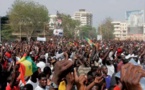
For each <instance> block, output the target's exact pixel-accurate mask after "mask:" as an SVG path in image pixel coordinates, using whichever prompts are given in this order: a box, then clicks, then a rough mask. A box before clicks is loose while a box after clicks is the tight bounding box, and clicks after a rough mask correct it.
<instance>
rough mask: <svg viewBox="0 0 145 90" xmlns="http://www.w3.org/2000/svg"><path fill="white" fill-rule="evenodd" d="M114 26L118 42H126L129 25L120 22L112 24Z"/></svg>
mask: <svg viewBox="0 0 145 90" xmlns="http://www.w3.org/2000/svg"><path fill="white" fill-rule="evenodd" d="M112 24H113V26H114V35H115V39H116V40H126V39H127V38H128V36H127V27H128V25H127V23H126V22H120V21H113V22H112Z"/></svg>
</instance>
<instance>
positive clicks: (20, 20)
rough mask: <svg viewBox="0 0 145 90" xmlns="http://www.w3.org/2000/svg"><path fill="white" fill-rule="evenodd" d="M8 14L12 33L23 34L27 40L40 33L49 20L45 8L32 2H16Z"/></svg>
mask: <svg viewBox="0 0 145 90" xmlns="http://www.w3.org/2000/svg"><path fill="white" fill-rule="evenodd" d="M8 14H9V18H10V25H11V28H12V29H13V31H14V32H20V33H22V34H25V35H26V37H27V39H28V40H30V38H31V37H32V35H33V34H35V33H36V32H37V33H38V32H39V33H40V32H42V31H43V27H44V23H45V22H48V19H49V18H48V10H47V8H46V7H45V6H43V5H40V4H38V3H35V2H33V1H23V0H16V1H15V2H14V4H13V5H12V8H11V10H10V12H9V13H8Z"/></svg>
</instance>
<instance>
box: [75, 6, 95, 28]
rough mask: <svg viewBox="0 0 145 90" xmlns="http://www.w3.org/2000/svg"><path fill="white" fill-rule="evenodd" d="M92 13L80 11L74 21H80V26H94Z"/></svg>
mask: <svg viewBox="0 0 145 90" xmlns="http://www.w3.org/2000/svg"><path fill="white" fill-rule="evenodd" d="M92 17H93V15H92V13H90V12H87V11H86V10H85V9H80V10H79V11H77V12H75V13H74V16H73V19H75V20H78V21H80V23H81V25H80V26H85V25H89V26H92Z"/></svg>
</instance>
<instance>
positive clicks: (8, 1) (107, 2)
mask: <svg viewBox="0 0 145 90" xmlns="http://www.w3.org/2000/svg"><path fill="white" fill-rule="evenodd" d="M14 1H15V0H0V16H4V15H6V13H7V12H8V10H9V8H11V6H12V4H13V2H14ZM33 1H36V2H39V3H40V4H43V5H45V6H46V7H47V8H48V10H49V13H50V14H55V13H56V11H57V10H58V11H60V12H61V13H66V14H70V15H73V14H74V12H75V11H78V10H79V9H86V10H87V11H89V12H91V13H92V14H93V26H95V27H97V26H98V25H99V24H100V23H101V22H102V21H103V20H104V19H105V18H106V17H111V18H112V19H113V20H121V21H124V20H125V12H126V11H130V10H140V9H145V0H33Z"/></svg>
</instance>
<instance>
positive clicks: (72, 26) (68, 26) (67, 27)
mask: <svg viewBox="0 0 145 90" xmlns="http://www.w3.org/2000/svg"><path fill="white" fill-rule="evenodd" d="M60 16H61V18H62V28H63V29H64V36H65V37H68V38H73V37H74V35H75V30H76V29H77V27H79V25H80V22H79V21H77V20H73V19H72V18H71V16H70V15H65V14H60Z"/></svg>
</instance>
